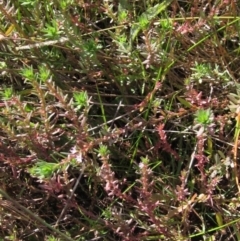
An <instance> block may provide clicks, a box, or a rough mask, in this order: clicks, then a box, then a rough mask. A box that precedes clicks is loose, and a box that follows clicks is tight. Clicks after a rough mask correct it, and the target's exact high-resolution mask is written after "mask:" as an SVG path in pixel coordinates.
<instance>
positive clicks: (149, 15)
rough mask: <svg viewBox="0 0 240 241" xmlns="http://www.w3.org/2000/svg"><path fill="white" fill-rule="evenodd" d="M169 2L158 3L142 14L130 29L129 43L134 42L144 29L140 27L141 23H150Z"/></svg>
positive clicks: (170, 0) (142, 26)
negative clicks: (144, 21) (145, 21)
mask: <svg viewBox="0 0 240 241" xmlns="http://www.w3.org/2000/svg"><path fill="white" fill-rule="evenodd" d="M171 2H172V0H168V1H163V2H162V3H158V4H156V5H155V6H153V7H150V8H148V9H147V11H146V12H144V13H142V15H141V16H140V17H139V22H137V23H134V24H133V25H132V27H131V31H130V35H131V41H134V40H135V38H136V37H137V35H138V33H139V32H140V31H141V30H142V29H143V28H144V25H143V24H142V25H141V21H143V20H147V21H148V22H150V21H151V20H153V19H154V18H155V17H157V15H158V14H159V13H161V12H162V11H164V10H165V9H166V8H167V7H168V6H169V4H170V3H171Z"/></svg>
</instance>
